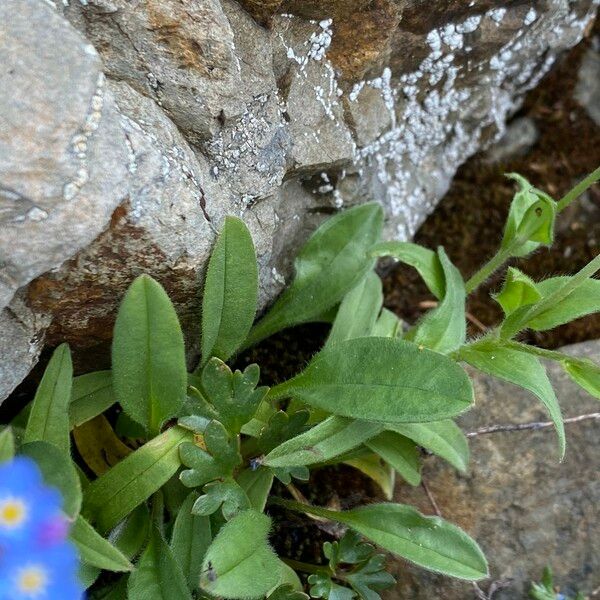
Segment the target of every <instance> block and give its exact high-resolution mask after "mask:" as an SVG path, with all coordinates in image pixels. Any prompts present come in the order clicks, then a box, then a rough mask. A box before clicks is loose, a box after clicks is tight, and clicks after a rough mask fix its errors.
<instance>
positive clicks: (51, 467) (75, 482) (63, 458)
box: [19, 442, 82, 519]
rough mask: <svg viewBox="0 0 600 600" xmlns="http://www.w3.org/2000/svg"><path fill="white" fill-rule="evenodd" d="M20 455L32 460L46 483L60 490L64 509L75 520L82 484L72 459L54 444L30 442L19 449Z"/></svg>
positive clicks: (79, 504)
mask: <svg viewBox="0 0 600 600" xmlns="http://www.w3.org/2000/svg"><path fill="white" fill-rule="evenodd" d="M19 454H23V455H25V456H28V457H29V458H32V459H33V460H34V461H35V462H36V463H37V465H38V467H39V468H40V471H41V472H42V475H43V476H44V481H45V482H46V483H47V484H48V485H49V486H52V487H55V488H56V489H58V491H59V492H60V494H61V496H62V509H63V511H64V513H65V514H66V515H67V516H68V517H69V518H71V519H75V518H76V517H77V515H78V514H79V510H80V508H81V497H82V494H81V483H80V481H79V476H78V475H77V471H76V470H75V466H74V464H73V462H72V461H71V457H70V456H69V455H68V454H66V453H65V452H63V451H62V450H61V449H60V448H58V447H56V446H55V445H54V444H50V443H48V442H29V443H28V444H23V445H22V446H21V447H20V448H19Z"/></svg>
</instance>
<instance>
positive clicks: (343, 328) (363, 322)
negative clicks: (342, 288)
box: [326, 271, 383, 344]
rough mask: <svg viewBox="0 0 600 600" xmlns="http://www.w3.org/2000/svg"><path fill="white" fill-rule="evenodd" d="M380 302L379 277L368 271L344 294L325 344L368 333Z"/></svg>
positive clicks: (381, 293)
mask: <svg viewBox="0 0 600 600" xmlns="http://www.w3.org/2000/svg"><path fill="white" fill-rule="evenodd" d="M382 304H383V292H382V289H381V279H379V277H378V276H377V275H376V274H375V273H374V272H373V271H369V272H368V273H367V274H366V275H365V277H363V279H361V281H359V283H358V284H357V285H356V286H355V287H354V288H353V289H352V290H350V291H349V292H348V293H347V294H346V296H344V299H343V300H342V303H341V304H340V307H339V309H338V312H337V315H336V317H335V320H334V321H333V326H332V327H331V331H330V332H329V337H328V338H327V342H326V344H333V343H335V342H341V341H343V340H349V339H352V338H357V337H365V336H368V335H370V334H371V330H372V329H373V326H374V325H375V322H376V320H377V316H378V315H379V312H380V311H381V306H382Z"/></svg>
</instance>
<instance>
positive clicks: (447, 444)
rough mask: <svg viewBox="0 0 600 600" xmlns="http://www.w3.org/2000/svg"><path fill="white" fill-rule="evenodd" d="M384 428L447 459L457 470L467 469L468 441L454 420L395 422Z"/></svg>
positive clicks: (463, 470)
mask: <svg viewBox="0 0 600 600" xmlns="http://www.w3.org/2000/svg"><path fill="white" fill-rule="evenodd" d="M386 428H387V429H390V430H391V431H395V432H396V433H399V434H401V435H404V436H406V437H407V438H409V439H411V440H413V442H416V443H417V444H418V445H419V446H422V447H423V448H425V449H426V450H428V451H429V452H431V453H433V454H436V455H437V456H439V457H440V458H443V459H444V460H446V461H448V462H449V463H450V464H451V465H452V466H453V467H455V468H457V469H458V470H459V471H462V472H465V471H466V470H467V465H468V463H469V443H468V440H467V438H466V437H465V435H464V433H463V432H462V431H461V429H460V427H458V425H456V423H454V421H451V420H450V419H445V420H443V421H432V422H431V423H406V424H396V425H387V426H386Z"/></svg>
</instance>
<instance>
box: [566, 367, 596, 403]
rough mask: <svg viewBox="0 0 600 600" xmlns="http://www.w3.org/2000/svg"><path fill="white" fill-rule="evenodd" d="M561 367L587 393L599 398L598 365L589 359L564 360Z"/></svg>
mask: <svg viewBox="0 0 600 600" xmlns="http://www.w3.org/2000/svg"><path fill="white" fill-rule="evenodd" d="M563 367H564V369H565V371H566V372H567V373H568V374H569V377H570V378H571V379H572V380H573V381H574V382H575V383H576V384H577V385H579V386H580V387H582V388H583V389H584V390H585V391H586V392H587V393H588V394H590V395H592V396H594V398H598V399H599V400H600V366H598V365H597V364H595V363H593V362H592V361H591V360H590V361H587V360H582V359H579V360H577V361H570V360H568V359H567V360H565V361H563Z"/></svg>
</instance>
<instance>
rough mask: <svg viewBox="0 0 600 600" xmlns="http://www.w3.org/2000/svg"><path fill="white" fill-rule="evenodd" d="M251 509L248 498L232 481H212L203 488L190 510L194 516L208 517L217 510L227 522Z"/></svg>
mask: <svg viewBox="0 0 600 600" xmlns="http://www.w3.org/2000/svg"><path fill="white" fill-rule="evenodd" d="M249 508H251V504H250V498H248V496H247V495H246V492H245V491H244V490H243V489H242V488H241V487H240V486H239V485H238V484H237V482H235V481H234V480H233V479H231V480H228V481H213V482H211V483H208V484H206V485H205V486H204V494H203V495H202V496H200V497H199V498H198V500H196V502H195V503H194V506H193V508H192V512H193V513H194V514H195V515H201V516H206V517H207V516H210V515H212V514H213V513H216V512H217V511H218V510H219V509H221V512H222V513H223V517H225V519H226V520H227V521H229V520H231V519H232V518H233V517H235V515H237V514H238V513H239V512H241V511H243V510H248V509H249Z"/></svg>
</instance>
